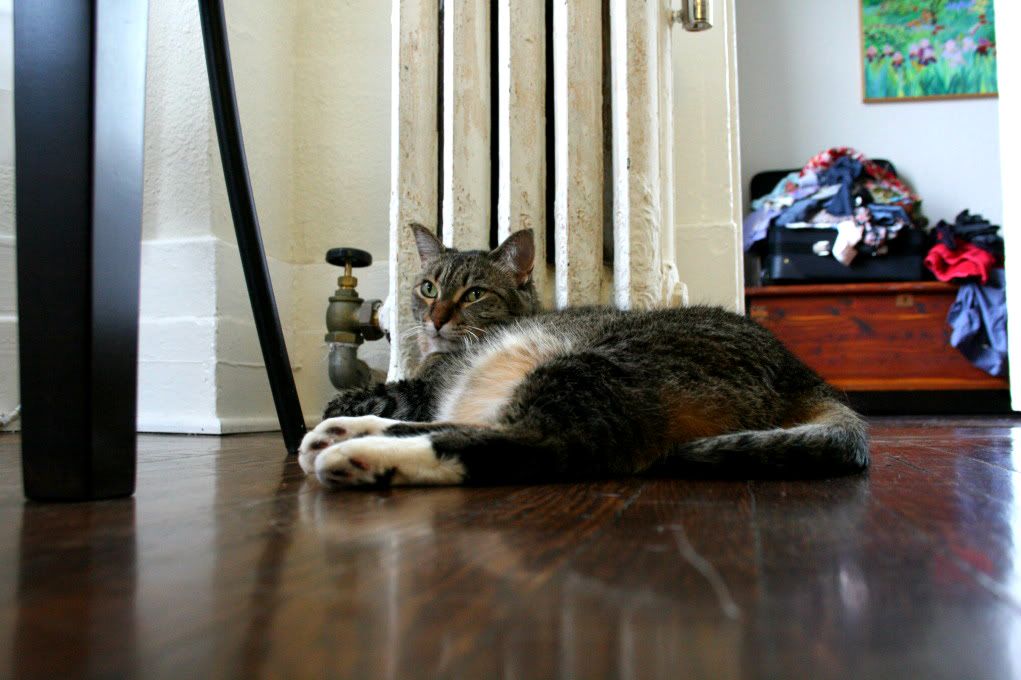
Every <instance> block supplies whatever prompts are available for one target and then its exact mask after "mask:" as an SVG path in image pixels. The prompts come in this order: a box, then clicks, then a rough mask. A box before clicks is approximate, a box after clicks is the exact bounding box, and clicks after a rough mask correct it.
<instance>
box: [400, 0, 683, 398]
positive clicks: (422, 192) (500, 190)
mask: <svg viewBox="0 0 1021 680" xmlns="http://www.w3.org/2000/svg"><path fill="white" fill-rule="evenodd" d="M673 14H674V13H673V11H672V9H671V8H670V2H669V0H605V1H601V0H552V2H551V3H549V2H542V1H541V0H443V1H442V2H441V1H440V0H393V14H392V21H393V38H392V40H393V60H392V64H393V74H394V75H393V92H392V105H393V115H392V121H393V127H392V153H393V156H392V164H391V173H392V185H391V204H390V291H391V296H392V299H393V301H394V303H393V304H392V305H391V308H390V314H391V317H390V325H389V327H390V331H391V343H392V351H391V361H390V375H389V378H390V380H395V379H399V378H401V377H402V376H405V375H407V373H408V372H409V371H410V370H411V369H412V368H413V367H414V365H415V363H416V360H417V356H416V353H417V347H416V344H415V341H414V338H413V337H411V336H410V335H409V329H411V328H412V327H414V326H415V323H416V322H415V320H414V319H412V318H411V309H410V295H408V294H407V292H408V291H410V289H411V286H412V285H413V277H414V276H415V274H416V273H417V272H418V270H419V261H418V254H417V251H416V249H415V244H414V239H413V238H412V236H411V232H410V230H409V229H408V226H407V225H408V224H410V223H412V222H419V223H421V224H424V225H426V226H429V227H432V228H436V227H438V226H439V225H442V226H441V227H440V231H441V232H442V238H443V242H444V244H445V245H447V246H452V247H456V248H468V249H475V248H486V247H490V246H491V245H493V243H491V240H492V239H491V237H492V234H491V226H492V224H493V223H494V220H495V223H496V236H497V237H498V238H497V240H502V239H503V238H505V237H506V236H507V235H508V234H509V233H511V232H513V231H516V230H519V229H526V228H532V229H534V230H535V236H536V245H537V251H536V252H537V258H541V259H542V261H541V262H537V266H536V269H535V282H536V285H537V287H538V288H539V290H540V291H541V292H542V293H543V296H544V299H546V300H547V302H550V303H552V304H553V305H555V306H556V307H558V308H559V307H565V306H568V305H581V304H595V303H610V302H612V303H613V304H616V305H617V306H618V307H621V308H628V309H636V308H649V307H655V306H659V305H676V304H680V302H681V290H682V286H681V284H680V283H679V280H678V275H677V269H676V266H675V264H674V238H673V224H674V220H673V190H672V187H673V165H672V160H671V159H672V153H671V147H672V134H673V132H672V129H673V121H672V116H671V111H672V100H671V92H670V90H671V82H672V75H671V72H670V70H671V32H670V27H671V22H672V17H673ZM494 22H495V23H494ZM604 58H605V59H606V60H607V64H608V68H607V66H606V64H604ZM547 60H551V62H550V63H548V62H547ZM547 74H551V78H552V82H548V79H549V78H548V76H547ZM550 100H552V105H551V106H549V108H550V109H551V110H547V108H548V104H549V102H550ZM547 116H551V117H552V125H548V124H547ZM607 128H608V129H607ZM548 131H551V134H548ZM607 133H609V134H607ZM548 159H552V167H548V163H549V161H548ZM550 178H551V179H552V182H550V181H549V179H550ZM494 191H495V193H496V195H495V196H494V195H493V194H494ZM549 196H552V197H553V200H552V202H551V203H552V214H548V212H550V211H549V210H548V208H547V205H548V204H549V203H550V201H549V198H548V197H549ZM607 208H609V209H610V211H611V212H612V214H610V215H607V214H605V213H606V212H607ZM494 213H495V214H494ZM550 221H552V224H553V229H552V234H553V238H554V244H553V245H554V247H553V252H554V253H555V256H554V258H553V263H552V264H551V265H550V266H544V265H543V262H544V261H545V255H544V254H545V252H546V235H547V223H548V222H550ZM607 224H612V230H611V229H609V228H606V229H604V225H607ZM604 233H612V240H613V257H612V265H610V264H607V263H606V262H605V260H606V259H607V258H606V257H605V254H604V253H605V250H606V249H604V243H603V239H604Z"/></svg>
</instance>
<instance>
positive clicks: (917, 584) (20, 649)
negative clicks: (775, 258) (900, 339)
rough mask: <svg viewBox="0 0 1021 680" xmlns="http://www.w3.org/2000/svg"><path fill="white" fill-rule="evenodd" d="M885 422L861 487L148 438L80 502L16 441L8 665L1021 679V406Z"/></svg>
mask: <svg viewBox="0 0 1021 680" xmlns="http://www.w3.org/2000/svg"><path fill="white" fill-rule="evenodd" d="M873 435H874V439H873V451H874V461H875V463H874V466H873V468H872V470H871V472H870V473H869V474H868V476H862V477H849V478H843V479H831V480H823V481H797V482H775V481H769V482H766V481H754V482H743V481H692V480H646V479H632V480H621V481H609V482H600V483H590V484H571V485H560V486H540V487H532V488H525V487H506V488H485V489H463V488H447V489H411V490H397V491H392V492H388V493H379V492H351V491H348V492H333V493H331V492H326V491H323V490H322V489H320V488H319V487H318V486H317V485H316V484H315V483H314V482H312V481H307V480H306V479H305V478H304V476H303V475H302V474H301V472H300V470H299V469H298V466H297V463H295V462H293V461H287V462H285V461H284V457H283V448H282V445H281V443H280V439H279V437H278V436H277V435H247V436H234V437H226V438H222V439H218V438H212V437H179V436H143V437H141V439H140V455H139V458H140V463H139V471H138V473H139V479H138V491H137V494H136V495H135V497H134V498H133V499H128V500H120V501H104V502H98V503H82V504H63V505H44V504H34V503H26V502H25V501H24V500H23V498H22V495H21V479H20V471H19V465H18V452H19V444H18V442H19V440H18V437H16V436H14V435H4V436H0V677H2V676H8V675H10V676H13V677H26V678H29V677H40V678H72V677H81V676H90V677H109V678H124V677H144V678H204V677H279V678H300V677H336V678H343V677H356V678H402V679H403V678H413V677H424V678H441V677H460V678H497V677H507V678H551V677H559V678H597V677H626V678H671V679H672V678H713V679H726V678H838V677H847V678H927V679H928V678H1009V677H1021V422H1017V423H1015V422H1013V421H1010V420H990V419H970V420H962V419H956V420H951V419H946V418H943V419H911V420H907V419H887V420H876V421H874V429H873ZM69 445H71V444H69Z"/></svg>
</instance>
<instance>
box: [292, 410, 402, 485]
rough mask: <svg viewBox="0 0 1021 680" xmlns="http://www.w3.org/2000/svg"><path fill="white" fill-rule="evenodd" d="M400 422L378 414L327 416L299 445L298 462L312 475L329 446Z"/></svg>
mask: <svg viewBox="0 0 1021 680" xmlns="http://www.w3.org/2000/svg"><path fill="white" fill-rule="evenodd" d="M399 422H401V421H399V420H390V419H389V418H380V417H378V416H341V417H339V418H327V419H326V420H324V421H323V422H321V423H319V424H318V425H316V426H315V428H314V429H313V430H312V431H311V432H309V433H308V434H306V435H305V437H304V438H303V439H302V440H301V446H299V447H298V464H299V465H301V469H302V470H304V471H305V474H307V475H310V474H312V473H313V472H315V463H316V458H317V457H318V456H319V454H320V453H322V452H323V451H324V450H326V449H327V448H328V447H330V446H333V445H334V444H337V443H340V442H344V441H347V440H348V439H354V438H355V437H364V436H366V435H371V434H379V433H381V432H382V431H383V430H385V429H386V428H388V427H390V426H391V425H396V424H397V423H399Z"/></svg>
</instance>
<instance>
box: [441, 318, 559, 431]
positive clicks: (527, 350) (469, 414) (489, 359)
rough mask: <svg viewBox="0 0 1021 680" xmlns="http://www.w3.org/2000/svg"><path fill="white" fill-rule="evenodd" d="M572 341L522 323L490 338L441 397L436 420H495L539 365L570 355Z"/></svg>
mask: <svg viewBox="0 0 1021 680" xmlns="http://www.w3.org/2000/svg"><path fill="white" fill-rule="evenodd" d="M571 345H572V343H571V340H570V338H567V337H556V336H552V335H550V334H549V332H548V330H546V329H543V328H541V327H538V326H535V325H531V324H523V325H520V326H515V327H513V328H511V329H508V330H506V331H502V332H501V333H500V334H499V335H497V336H495V337H493V338H492V339H491V340H488V341H487V342H486V344H485V346H484V347H482V348H481V349H480V350H479V351H478V352H476V353H474V354H473V355H472V356H470V357H468V358H466V359H465V361H464V363H463V364H462V365H461V366H460V367H459V368H458V370H456V371H455V373H454V375H453V376H451V378H450V379H449V380H448V382H447V389H446V390H445V392H444V394H443V395H442V396H441V397H440V407H439V410H438V412H437V416H436V420H438V421H444V422H453V423H465V424H487V423H494V422H496V420H497V418H498V417H499V415H500V412H501V411H502V410H503V408H504V407H505V406H506V405H507V403H508V402H509V401H510V399H511V397H512V396H513V395H514V390H515V389H517V387H518V385H520V384H521V382H522V381H523V380H524V379H525V378H526V377H527V376H528V375H529V374H530V373H531V372H532V371H534V370H535V369H536V368H537V367H538V366H540V365H542V364H543V363H546V362H547V361H549V360H551V359H553V358H555V357H557V356H562V355H564V354H567V353H568V352H570V350H571Z"/></svg>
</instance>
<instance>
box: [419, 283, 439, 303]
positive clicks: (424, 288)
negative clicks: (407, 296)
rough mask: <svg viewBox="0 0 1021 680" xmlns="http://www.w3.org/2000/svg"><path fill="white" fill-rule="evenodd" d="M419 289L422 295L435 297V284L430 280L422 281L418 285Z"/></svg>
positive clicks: (430, 297)
mask: <svg viewBox="0 0 1021 680" xmlns="http://www.w3.org/2000/svg"><path fill="white" fill-rule="evenodd" d="M419 291H420V292H421V293H422V297H424V298H429V299H430V300H431V299H432V298H434V297H436V284H435V283H433V282H432V281H423V282H422V285H421V286H420V287H419Z"/></svg>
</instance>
